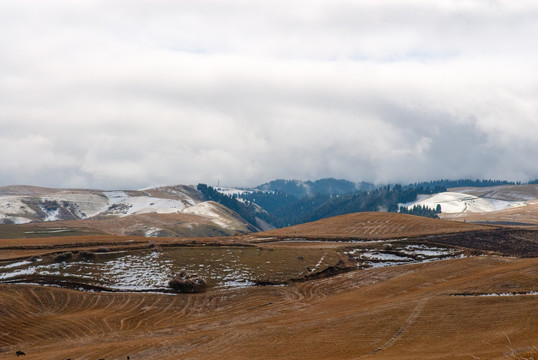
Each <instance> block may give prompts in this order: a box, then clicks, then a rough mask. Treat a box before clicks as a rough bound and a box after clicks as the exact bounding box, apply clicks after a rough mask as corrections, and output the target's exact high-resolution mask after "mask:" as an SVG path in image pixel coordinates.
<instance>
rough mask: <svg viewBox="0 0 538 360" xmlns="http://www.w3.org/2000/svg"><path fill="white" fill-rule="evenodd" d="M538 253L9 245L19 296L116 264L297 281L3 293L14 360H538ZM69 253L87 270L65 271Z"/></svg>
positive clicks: (312, 245)
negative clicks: (85, 255)
mask: <svg viewBox="0 0 538 360" xmlns="http://www.w3.org/2000/svg"><path fill="white" fill-rule="evenodd" d="M407 237H408V238H407ZM331 239H332V240H337V241H329V240H331ZM376 239H385V240H378V241H373V240H376ZM394 239H398V240H394ZM314 240H320V241H314ZM362 240H366V241H362ZM153 241H154V242H155V243H151V242H153ZM537 241H538V240H537V237H536V232H533V231H531V230H521V229H519V230H512V229H497V228H494V227H483V226H475V225H470V224H464V223H457V222H447V221H442V220H430V219H424V218H416V217H413V216H405V215H399V214H391V215H387V214H381V215H374V214H364V215H363V214H352V215H349V216H343V217H338V218H334V219H327V220H322V221H320V222H317V223H313V224H310V225H304V226H300V227H293V228H289V229H281V230H278V231H275V232H268V233H265V234H262V235H256V236H254V235H250V236H238V237H229V238H213V239H196V240H192V239H174V238H168V239H166V238H162V239H147V238H137V237H116V236H88V237H62V238H47V239H13V240H0V255H1V256H0V276H3V279H4V280H2V281H4V282H5V281H11V280H13V279H16V277H10V276H12V275H13V274H11V273H10V272H11V271H14V270H16V269H20V271H21V273H24V272H25V271H27V270H29V269H30V268H34V270H35V272H34V273H32V274H34V275H39V276H44V277H47V276H55V277H62V278H65V277H66V275H65V274H66V273H68V277H67V278H68V279H70V278H71V276H74V277H76V276H78V278H77V279H79V280H80V279H83V280H84V279H85V280H84V281H96V277H95V276H93V275H91V273H94V274H97V272H98V271H104V269H105V265H106V264H108V265H112V266H110V267H109V269H113V270H114V271H115V272H114V274H120V275H121V276H120V275H118V276H119V277H118V278H119V279H120V280H122V281H123V280H125V279H128V275H132V276H131V277H132V278H135V279H137V277H140V276H142V277H143V276H145V275H144V274H145V273H144V272H143V271H142V272H136V273H134V272H132V271H130V270H134V267H137V268H140V269H147V267H149V268H150V270H152V271H154V270H155V269H154V268H153V265H152V264H154V261H157V260H158V259H161V260H162V261H163V263H168V262H169V261H176V262H173V263H170V264H172V265H171V267H163V268H162V269H163V270H162V271H167V269H170V268H171V269H174V271H180V270H182V269H185V271H187V272H188V271H194V270H193V269H195V267H194V266H192V265H193V264H194V263H193V261H194V262H198V263H197V264H198V265H197V266H198V267H199V268H204V271H206V270H207V271H206V273H207V274H209V275H208V276H212V275H211V274H214V272H212V271H213V270H210V269H217V270H218V269H221V268H220V267H219V266H221V265H220V264H225V266H224V267H223V268H222V269H230V268H233V269H235V267H236V266H237V267H238V268H241V266H247V265H248V269H250V270H248V271H251V270H252V271H253V273H254V274H261V273H264V274H269V273H271V272H274V271H277V272H275V274H277V275H278V276H279V277H280V279H288V280H286V281H281V283H280V284H279V285H277V286H275V285H265V286H260V285H256V284H250V285H249V286H246V287H226V286H219V285H218V284H217V285H215V286H213V285H211V286H209V287H208V289H207V291H206V292H203V293H198V294H186V293H175V294H165V293H137V292H107V291H93V292H90V291H79V290H72V289H68V288H60V287H54V286H42V285H37V284H29V283H28V281H27V280H28V279H30V278H25V277H24V275H21V279H22V280H23V281H24V282H25V283H24V284H20V283H2V284H0V359H15V358H17V355H16V353H17V351H22V352H24V353H25V354H26V355H25V356H24V359H44V360H47V359H64V360H65V359H95V360H97V359H127V357H128V356H129V358H130V359H132V360H135V359H256V358H274V359H363V358H365V359H368V358H371V359H537V358H538V257H536V249H537ZM204 249H206V250H204ZM82 250H84V251H89V252H94V253H95V254H96V255H95V257H94V258H93V263H87V264H86V263H84V261H86V260H80V259H79V255H80V252H81V251H82ZM67 251H71V252H72V253H73V261H72V262H70V261H71V260H69V261H61V262H56V261H55V260H54V257H55V256H57V254H58V253H62V252H67ZM157 252H160V255H159V256H155V257H153V256H150V255H151V254H153V253H157ZM176 252H177V253H176ZM495 253H497V254H505V255H506V254H511V256H500V255H495ZM101 254H103V255H101ZM114 254H119V255H114ZM196 254H197V255H196ZM514 254H515V255H518V254H520V255H518V256H526V257H527V258H519V257H514V256H512V255H514ZM32 255H33V256H36V255H38V256H39V259H37V260H36V259H33V261H32V260H31V259H30V256H32ZM102 256H103V257H102ZM132 257H137V259H143V260H144V259H146V260H144V261H142V262H136V261H134V260H136V259H132ZM7 259H9V260H7ZM129 259H131V260H132V261H131V260H130V261H126V260H129ZM193 259H194V260H193ZM197 259H198V260H197ZM281 260H282V261H283V262H281ZM284 260H285V261H284ZM79 261H81V262H82V265H83V266H82V267H83V268H84V269H85V270H84V271H85V272H81V271H82V270H80V269H81V268H80V267H77V266H78V265H77V262H79ZM88 262H89V261H88ZM41 264H42V265H43V267H42V268H40V269H38V268H39V266H41ZM99 264H103V266H102V267H101V266H100V265H99ZM125 264H127V267H125V266H124V265H125ZM144 264H146V265H145V266H146V267H144ZM156 264H157V263H155V267H156V266H157V265H156ZM181 264H184V266H183V267H182V266H180V265H181ZM79 265H80V264H79ZM200 265H203V266H201V267H200ZM273 265H274V266H273ZM159 266H161V265H159ZM99 269H100V270H99ZM189 269H190V270H189ZM331 269H332V270H331ZM38 270H39V271H38ZM53 270H54V271H57V274H56V273H52V274H51V273H50V272H51V271H53ZM47 271H48V272H49V273H47ZM70 271H72V272H70ZM162 271H160V270H158V271H157V273H160V272H162ZM218 271H220V270H218ZM248 271H247V272H246V273H247V274H248V276H250V274H251V273H250V272H248ZM278 271H280V272H278ZM200 273H203V272H202V271H200ZM222 273H227V270H226V271H225V270H222ZM239 274H240V275H241V276H243V275H242V274H245V273H244V272H239ZM105 275H106V274H105ZM154 275H155V274H154ZM157 275H158V274H157ZM273 275H274V274H273ZM273 275H271V276H273ZM313 275H315V276H313ZM17 276H18V275H17ZM107 276H108V275H107ZM245 276H246V275H245ZM103 279H104V278H103ZM79 280H77V281H79ZM105 280H106V279H105ZM105 280H103V281H105ZM269 280H271V279H269ZM99 281H100V280H99ZM106 281H108V280H106ZM268 282H269V283H271V281H268ZM44 283H46V284H48V285H54V283H51V282H44ZM61 285H62V286H64V285H65V284H61Z"/></svg>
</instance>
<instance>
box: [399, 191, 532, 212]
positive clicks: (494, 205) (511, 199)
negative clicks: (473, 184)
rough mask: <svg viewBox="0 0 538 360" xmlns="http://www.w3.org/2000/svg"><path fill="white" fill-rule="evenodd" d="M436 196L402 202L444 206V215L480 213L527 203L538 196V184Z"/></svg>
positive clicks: (410, 206)
mask: <svg viewBox="0 0 538 360" xmlns="http://www.w3.org/2000/svg"><path fill="white" fill-rule="evenodd" d="M451 190H452V191H448V192H443V193H439V194H434V195H420V196H419V197H418V199H417V200H416V201H414V202H411V203H407V204H401V205H402V206H406V207H407V208H409V209H410V208H412V207H413V206H415V205H421V206H427V207H429V208H432V209H435V208H436V207H437V205H441V212H442V213H444V214H456V213H480V212H492V211H499V210H505V209H510V208H516V207H523V206H527V203H528V202H529V201H530V200H533V199H536V198H538V185H510V186H495V187H488V188H458V189H451Z"/></svg>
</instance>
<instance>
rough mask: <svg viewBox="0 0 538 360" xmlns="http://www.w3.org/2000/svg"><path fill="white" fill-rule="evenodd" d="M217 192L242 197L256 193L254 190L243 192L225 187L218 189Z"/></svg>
mask: <svg viewBox="0 0 538 360" xmlns="http://www.w3.org/2000/svg"><path fill="white" fill-rule="evenodd" d="M215 190H217V191H218V192H219V193H221V194H224V195H242V194H245V193H247V194H250V193H252V192H254V191H252V190H243V189H234V188H225V187H216V188H215Z"/></svg>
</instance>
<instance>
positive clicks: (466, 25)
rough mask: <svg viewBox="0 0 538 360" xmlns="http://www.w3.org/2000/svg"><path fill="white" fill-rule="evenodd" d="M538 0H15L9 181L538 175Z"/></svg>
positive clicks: (2, 16) (8, 75)
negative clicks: (281, 0)
mask: <svg viewBox="0 0 538 360" xmlns="http://www.w3.org/2000/svg"><path fill="white" fill-rule="evenodd" d="M536 38H538V5H537V4H536V2H535V1H517V0H516V1H472V0H467V1H463V0H461V1H455V0H451V1H448V0H442V1H435V2H431V1H420V0H405V1H392V0H381V1H358V2H357V1H291V2H290V1H285V2H284V1H283V2H279V1H255V2H247V1H216V0H214V1H192V2H188V1H181V2H177V1H165V0H161V1H129V2H127V1H94V0H85V1H75V2H73V1H47V2H42V1H16V2H12V1H0V49H1V51H0V127H1V131H0V145H1V149H2V151H1V152H0V164H2V165H1V166H0V185H8V184H33V185H41V186H54V187H93V188H106V189H112V188H140V187H145V186H149V185H154V184H178V183H182V184H196V183H198V182H206V183H209V184H216V182H217V181H218V180H220V183H221V184H225V185H235V186H247V185H257V184H260V183H263V182H265V181H268V180H271V179H275V178H299V179H316V178H321V177H337V178H347V179H350V180H354V181H361V180H364V181H373V182H413V181H420V180H430V179H438V178H463V177H470V178H500V179H509V180H521V181H526V180H529V179H534V178H538V162H537V161H536V154H538V140H537V137H536V134H538V72H536V67H537V65H538V50H537V49H538V48H537V47H536V45H535V39H536Z"/></svg>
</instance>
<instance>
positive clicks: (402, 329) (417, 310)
mask: <svg viewBox="0 0 538 360" xmlns="http://www.w3.org/2000/svg"><path fill="white" fill-rule="evenodd" d="M430 299H431V297H428V298H425V299H424V300H422V301H420V302H419V303H418V304H417V306H415V308H414V309H413V311H412V312H411V315H409V317H408V318H407V320H405V322H404V323H403V324H402V326H401V327H400V328H399V329H398V331H396V333H395V334H394V335H393V336H392V337H391V338H390V339H388V340H387V342H385V343H384V344H383V345H381V346H380V347H378V348H377V349H375V350H374V351H372V352H370V353H368V354H365V355H362V356H360V357H358V359H361V358H364V357H367V356H370V355H375V354H377V353H378V352H380V351H383V350H385V349H387V348H388V347H390V346H392V345H393V344H394V343H395V342H396V341H398V339H399V338H400V337H401V336H402V335H403V333H405V331H406V330H407V328H409V327H410V326H411V325H413V323H414V322H415V321H416V319H417V318H418V317H419V315H420V314H421V313H422V310H423V309H424V306H425V305H426V303H427V302H428V301H429V300H430Z"/></svg>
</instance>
